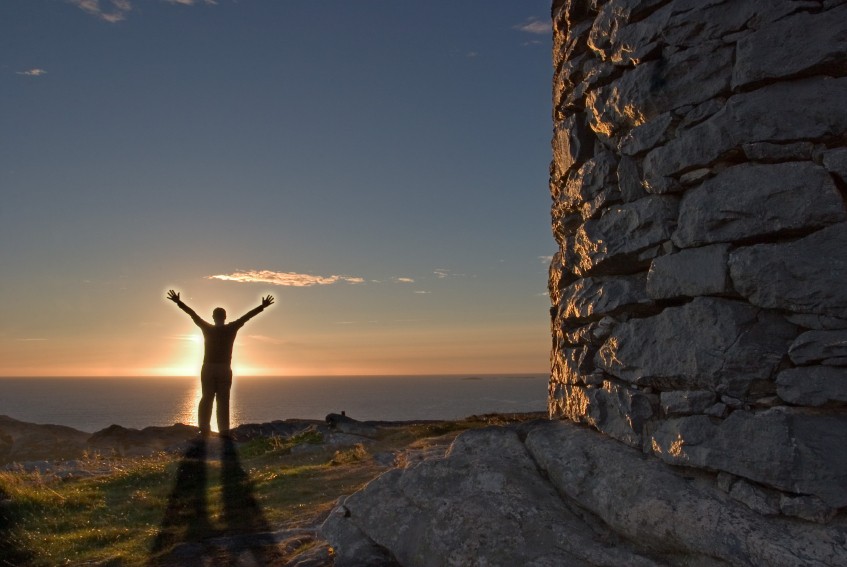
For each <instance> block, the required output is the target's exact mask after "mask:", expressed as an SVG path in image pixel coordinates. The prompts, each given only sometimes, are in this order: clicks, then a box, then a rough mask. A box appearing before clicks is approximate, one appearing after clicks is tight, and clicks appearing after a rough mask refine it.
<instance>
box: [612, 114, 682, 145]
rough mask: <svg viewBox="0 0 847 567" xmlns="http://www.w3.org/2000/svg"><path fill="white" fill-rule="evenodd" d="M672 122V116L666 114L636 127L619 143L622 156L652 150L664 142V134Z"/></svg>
mask: <svg viewBox="0 0 847 567" xmlns="http://www.w3.org/2000/svg"><path fill="white" fill-rule="evenodd" d="M672 122H673V114H671V113H670V112H666V113H664V114H661V115H659V116H657V117H656V118H654V119H652V120H650V121H648V122H645V123H644V124H641V125H639V126H636V127H635V128H633V129H632V130H630V131H629V133H628V134H626V135H625V136H624V137H623V139H622V140H621V143H620V148H619V149H620V151H621V153H623V154H624V155H629V156H633V155H636V154H639V153H641V152H645V151H647V150H652V149H653V148H655V147H656V146H658V145H659V144H660V143H662V142H664V141H665V140H666V137H665V133H666V132H667V130H668V127H669V126H670V125H671V123H672Z"/></svg>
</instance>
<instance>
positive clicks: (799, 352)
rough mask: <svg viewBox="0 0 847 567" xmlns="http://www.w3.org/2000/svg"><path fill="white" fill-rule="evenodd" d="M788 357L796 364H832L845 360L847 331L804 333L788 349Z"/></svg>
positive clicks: (846, 355)
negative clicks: (835, 361) (834, 361)
mask: <svg viewBox="0 0 847 567" xmlns="http://www.w3.org/2000/svg"><path fill="white" fill-rule="evenodd" d="M788 355H789V356H790V357H791V361H792V362H793V363H794V364H811V363H815V362H817V363H821V364H831V362H832V361H833V360H838V361H840V360H844V359H845V358H847V329H838V330H835V331H808V332H806V333H803V334H802V335H800V336H799V337H797V340H795V341H794V343H793V344H792V345H791V348H789V349H788ZM835 366H842V364H835Z"/></svg>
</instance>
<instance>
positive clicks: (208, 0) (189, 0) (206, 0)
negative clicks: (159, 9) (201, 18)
mask: <svg viewBox="0 0 847 567" xmlns="http://www.w3.org/2000/svg"><path fill="white" fill-rule="evenodd" d="M165 1H166V2H168V3H169V4H181V5H183V6H193V5H194V4H198V3H199V2H197V0H165ZM202 3H203V4H217V2H216V1H215V0H203V2H202Z"/></svg>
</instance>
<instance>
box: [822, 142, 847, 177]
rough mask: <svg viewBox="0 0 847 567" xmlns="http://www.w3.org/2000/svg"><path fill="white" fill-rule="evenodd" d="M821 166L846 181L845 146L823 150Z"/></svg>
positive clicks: (846, 158)
mask: <svg viewBox="0 0 847 567" xmlns="http://www.w3.org/2000/svg"><path fill="white" fill-rule="evenodd" d="M823 166H824V167H825V168H826V170H827V171H829V172H830V173H832V174H833V175H836V176H837V177H838V178H839V179H840V180H841V181H842V182H844V181H847V148H836V149H834V150H829V151H826V152H824V154H823Z"/></svg>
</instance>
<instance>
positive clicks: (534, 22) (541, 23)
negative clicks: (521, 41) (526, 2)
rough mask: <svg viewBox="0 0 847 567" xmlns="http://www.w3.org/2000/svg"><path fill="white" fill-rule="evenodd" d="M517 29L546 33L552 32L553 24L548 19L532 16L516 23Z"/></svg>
mask: <svg viewBox="0 0 847 567" xmlns="http://www.w3.org/2000/svg"><path fill="white" fill-rule="evenodd" d="M515 29H516V30H518V31H522V32H526V33H534V34H537V35H545V34H549V33H551V32H552V30H553V26H552V24H551V23H550V22H548V21H546V20H542V19H540V18H536V17H532V18H528V19H527V20H526V21H525V22H524V23H522V24H518V25H516V26H515Z"/></svg>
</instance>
